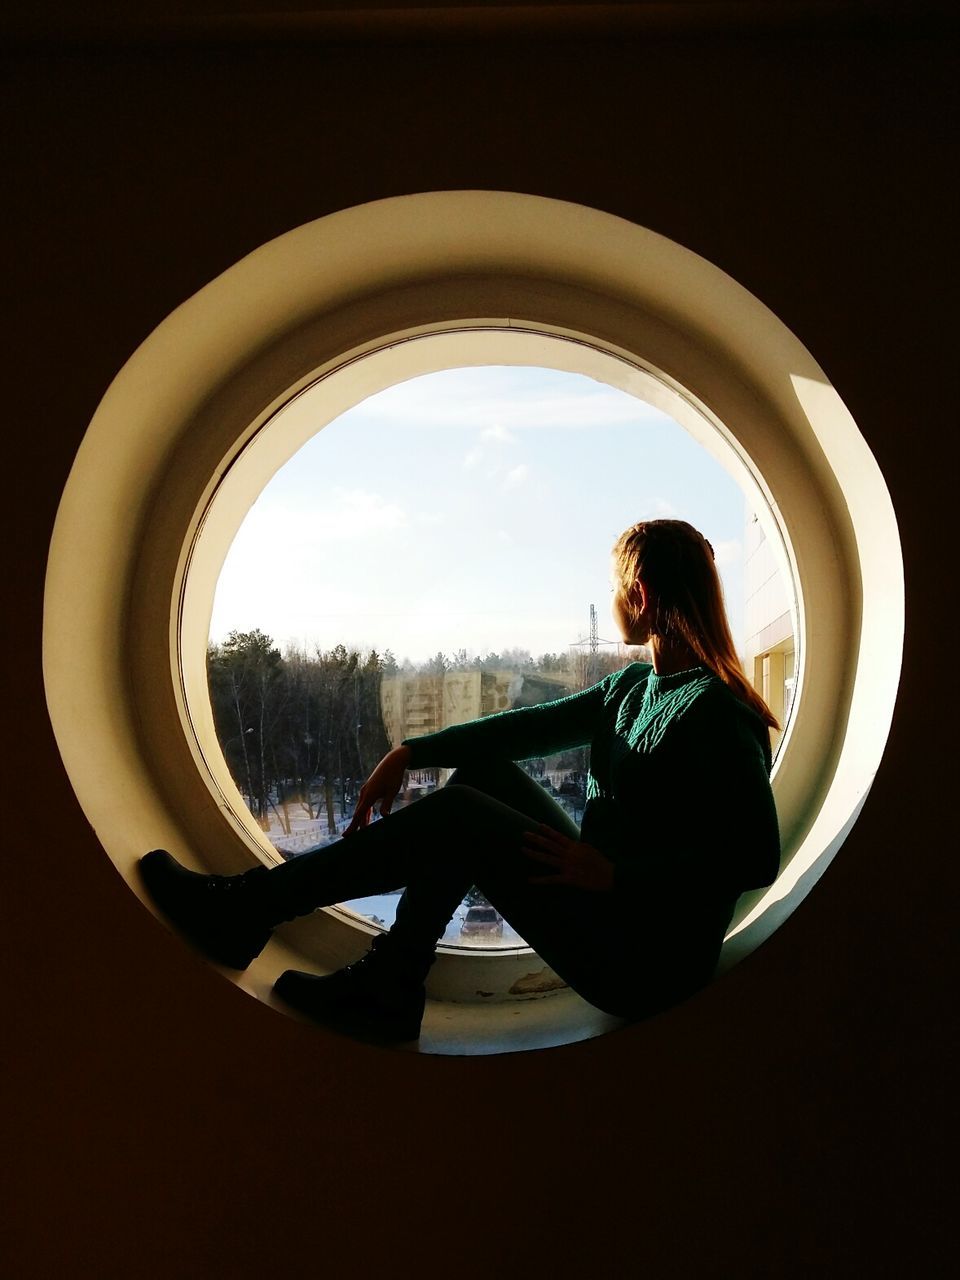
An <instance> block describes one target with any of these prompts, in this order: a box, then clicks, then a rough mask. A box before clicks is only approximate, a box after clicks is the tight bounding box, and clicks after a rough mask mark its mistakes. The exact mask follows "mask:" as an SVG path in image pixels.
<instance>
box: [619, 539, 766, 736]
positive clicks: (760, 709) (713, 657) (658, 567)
mask: <svg viewBox="0 0 960 1280" xmlns="http://www.w3.org/2000/svg"><path fill="white" fill-rule="evenodd" d="M613 558H614V563H615V564H616V567H617V574H618V576H619V579H620V586H621V589H622V591H623V593H624V598H625V600H626V601H627V608H628V610H629V609H631V608H633V607H634V605H633V594H632V591H631V589H632V588H633V587H635V586H636V583H637V581H638V580H640V581H642V582H643V584H644V586H645V587H646V588H647V589H648V590H649V591H650V593H651V594H652V596H653V598H654V600H655V602H656V610H655V614H654V618H653V623H652V626H651V633H652V634H654V635H658V636H660V637H661V639H663V640H665V641H667V642H670V641H674V642H676V641H681V642H683V643H684V644H686V645H688V646H689V648H690V649H692V650H693V652H694V653H695V654H696V655H697V657H698V659H699V660H700V661H701V662H702V663H703V665H704V666H705V667H707V668H709V670H711V671H712V672H713V673H714V674H715V675H717V676H719V677H720V679H721V680H722V681H723V683H724V684H725V685H727V686H728V687H729V688H730V689H731V690H732V691H733V692H734V693H735V694H736V695H737V697H738V698H740V699H741V700H742V701H743V702H745V703H746V704H747V705H748V706H749V707H751V708H752V709H753V710H754V711H756V713H757V715H758V716H760V718H761V719H762V720H763V721H764V723H765V724H768V725H769V726H770V727H771V728H772V729H779V727H780V726H779V724H778V722H777V718H776V716H775V715H774V714H773V712H772V711H771V710H770V708H769V707H768V706H767V704H766V702H765V701H764V700H763V698H762V697H761V696H760V694H759V693H757V691H756V689H754V687H753V685H752V684H751V683H750V681H749V680H748V679H747V677H746V676H745V675H744V672H743V667H742V666H741V665H740V659H739V658H738V657H737V653H736V650H735V649H734V646H733V637H732V635H731V634H730V624H729V623H728V622H727V611H726V609H725V608H724V604H723V588H722V586H721V585H720V575H719V574H718V573H717V566H716V564H715V563H714V555H713V547H711V545H710V543H709V542H708V541H707V540H706V538H705V537H704V536H703V534H702V533H698V532H697V530H696V529H694V527H693V525H690V524H687V523H686V521H685V520H641V521H640V523H639V524H635V525H633V526H632V527H631V528H629V529H627V530H626V531H625V532H624V533H622V534H621V535H620V537H619V538H618V539H617V541H616V543H615V544H614V548H613Z"/></svg>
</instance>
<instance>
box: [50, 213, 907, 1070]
mask: <svg viewBox="0 0 960 1280" xmlns="http://www.w3.org/2000/svg"><path fill="white" fill-rule="evenodd" d="M490 365H500V366H503V365H509V366H514V367H519V366H527V367H532V366H539V367H546V368H551V369H554V370H558V371H563V372H566V373H569V374H579V375H585V376H587V377H590V378H593V379H595V380H597V381H598V382H600V383H603V384H605V385H609V386H614V387H617V388H619V389H620V390H621V391H624V392H626V393H627V394H629V395H633V396H635V397H638V398H639V399H640V400H642V401H644V402H646V403H649V404H653V405H655V406H658V407H660V408H661V409H664V410H665V411H666V412H667V413H669V414H670V416H671V417H672V418H673V419H674V420H676V421H677V422H679V423H680V424H681V425H682V426H683V427H684V428H685V429H686V430H687V431H688V432H690V433H691V435H692V436H693V437H694V439H696V440H697V441H698V442H699V443H700V444H702V445H703V446H704V447H705V448H707V449H708V450H710V451H711V452H713V453H714V454H715V455H716V456H718V457H719V458H720V461H721V462H723V463H724V464H725V466H726V467H727V469H728V470H730V471H733V472H736V473H737V474H739V476H740V478H741V481H742V483H743V484H744V486H745V490H746V492H747V495H748V503H749V506H750V511H751V512H752V513H755V514H756V515H757V516H758V522H757V526H756V528H755V530H754V532H753V533H751V532H750V526H749V525H748V527H747V532H746V537H747V538H748V539H751V538H752V542H750V544H749V545H750V547H751V548H752V554H754V555H755V556H756V558H757V566H758V571H761V570H762V569H763V566H764V565H767V564H769V565H772V566H774V567H775V568H779V570H780V571H781V573H782V575H783V581H784V582H786V583H788V584H790V586H791V591H793V592H795V595H794V596H793V599H791V598H790V596H791V592H786V593H785V596H784V600H785V602H786V608H785V609H784V610H782V611H781V615H780V616H781V618H782V615H783V614H786V615H787V617H788V619H789V622H790V627H791V634H792V635H793V636H794V637H795V646H794V651H793V655H792V659H791V656H790V654H789V653H788V652H787V650H786V648H785V647H784V643H783V637H782V636H781V637H780V638H779V639H778V637H777V634H776V628H773V629H770V628H769V627H768V628H767V630H766V632H765V634H764V627H760V628H759V629H758V631H757V644H758V648H757V651H756V653H755V654H754V657H755V658H756V660H757V662H758V665H757V667H756V669H755V671H754V672H752V673H751V674H753V675H754V676H755V678H757V679H759V680H762V681H765V682H766V683H765V685H764V686H763V687H764V688H765V689H767V690H768V691H772V690H774V689H780V690H781V691H782V696H783V698H784V705H785V706H789V705H792V708H793V712H792V714H791V716H790V720H789V724H788V729H787V734H786V736H785V738H784V741H783V743H782V744H781V749H780V752H779V756H778V764H777V768H776V772H775V778H774V788H775V793H776V797H777V804H778V810H779V813H780V818H781V826H782V831H783V836H784V860H783V870H782V873H781V876H780V878H779V879H778V881H777V883H776V884H775V885H774V886H772V888H771V889H769V890H766V891H763V892H761V893H758V894H756V895H754V896H753V898H752V899H743V900H742V910H741V912H740V915H739V917H738V918H737V920H736V921H735V926H734V928H733V930H732V932H731V936H730V938H729V939H728V942H727V944H726V947H725V953H724V962H725V963H730V962H732V961H733V960H734V959H736V958H738V957H739V956H741V955H743V954H745V953H746V952H748V951H749V950H752V949H753V948H754V947H755V946H756V945H757V944H758V942H760V941H761V940H762V939H763V938H764V937H765V936H766V935H767V934H768V933H769V932H770V930H771V929H772V928H774V927H775V926H776V924H777V923H779V921H780V920H781V919H783V918H784V916H785V915H786V914H788V913H789V912H790V911H791V910H792V909H793V907H794V906H795V905H796V903H797V902H798V901H799V900H800V898H801V897H802V896H803V895H804V894H805V893H806V892H807V891H808V890H809V888H810V886H811V885H812V884H813V883H814V882H815V880H816V879H817V878H818V877H819V875H820V873H821V872H822V870H823V868H824V867H825V866H826V864H827V863H828V861H829V859H830V858H831V857H832V856H833V854H834V853H835V852H836V849H837V848H838V847H839V844H840V843H841V841H842V839H843V836H844V834H845V832H846V830H848V829H849V825H850V823H851V822H852V821H853V820H854V819H855V817H856V813H857V811H858V807H859V805H860V804H861V803H862V800H863V797H864V795H865V794H866V791H867V789H868V787H869V784H870V781H871V779H872V777H873V773H874V771H875V769H876V765H877V762H878V760H879V756H880V752H881V751H882V748H883V743H884V741H885V738H886V733H887V730H888V727H889V723H890V717H891V714H892V708H893V701H894V696H895V692H896V686H897V680H898V676H899V662H900V639H901V637H902V620H903V605H902V572H901V567H900V566H901V558H900V551H899V542H898V538H897V530H896V522H895V519H894V516H893V512H892V509H891V506H890V502H889V497H888V495H887V492H886V488H885V486H884V484H883V480H882V477H881V475H880V474H879V471H878V469H877V467H876V464H875V462H874V460H873V458H872V456H871V455H870V453H869V450H868V449H867V447H866V445H865V443H864V441H863V439H862V437H861V436H860V434H859V432H858V431H857V429H856V426H855V424H854V423H853V422H852V420H851V419H850V417H849V414H848V413H847V412H846V410H845V408H844V406H843V404H842V402H841V401H840V399H839V397H838V396H837V394H836V392H835V391H834V390H833V388H832V387H831V386H830V385H829V383H828V381H827V379H826V377H825V376H824V374H823V372H822V371H821V370H820V369H819V368H818V366H817V365H816V363H815V362H814V360H813V359H812V357H811V356H810V354H809V353H808V352H807V351H806V350H805V349H804V348H803V347H802V345H801V344H800V343H799V342H798V341H797V340H796V338H794V337H793V335H792V334H790V333H789V332H788V331H787V330H785V329H784V327H783V326H782V325H781V324H780V323H779V322H778V321H777V320H776V318H775V317H774V316H772V315H771V314H770V313H769V312H768V311H767V310H766V309H765V308H764V307H763V306H762V304H761V303H759V302H758V301H757V299H755V298H754V297H752V296H751V295H749V294H747V293H746V292H745V291H744V290H742V289H741V288H740V287H739V286H737V285H736V284H735V283H734V282H733V281H731V280H730V279H729V278H728V277H726V276H724V275H723V273H721V272H719V271H718V270H716V269H715V268H713V267H711V266H710V265H709V264H708V263H706V262H704V261H703V260H702V259H699V258H697V257H696V256H695V255H693V254H691V253H689V252H688V251H686V250H684V249H682V248H680V247H679V246H677V245H676V244H673V243H671V242H669V241H667V240H664V239H663V238H662V237H659V236H656V235H654V234H652V233H650V232H648V231H645V230H643V229H641V228H638V227H636V226H633V225H631V224H628V223H625V222H622V221H620V220H618V219H616V218H612V217H610V216H608V215H605V214H601V213H598V212H596V211H592V210H586V209H583V208H580V207H577V206H570V205H565V204H562V203H559V202H554V201H549V200H542V199H538V198H534V197H526V196H516V195H505V194H500V193H483V192H479V193H478V192H465V193H437V194H431V195H426V196H412V197H404V198H402V199H398V200H389V201H383V202H378V203H376V204H373V205H368V206H362V207H360V208H358V209H352V210H347V211H344V212H343V213H340V214H336V215H333V216H331V217H329V218H326V219H322V220H320V221H318V222H316V223H313V224H309V225H308V226H305V227H301V228H299V229H297V230H296V231H293V232H290V233H289V234H288V235H286V236H283V237H281V238H280V239H279V240H277V241H274V242H271V243H270V244H268V245H266V246H264V247H263V248H261V249H260V250H258V251H257V252H256V253H254V254H252V255H251V256H250V257H249V258H247V259H244V260H243V261H242V262H241V263H239V264H237V266H236V267H234V268H232V269H231V270H230V271H228V272H227V273H225V274H224V275H223V276H221V277H219V278H218V279H217V280H215V281H214V282H212V283H211V284H210V285H209V286H208V287H207V288H206V289H204V290H203V291H201V293H199V294H197V295H196V296H195V297H194V298H192V299H190V300H189V301H188V302H187V303H185V304H184V305H183V306H182V307H181V308H180V309H179V310H178V311H177V312H175V313H174V314H173V315H172V316H170V317H169V318H168V320H166V321H165V322H164V324H163V325H161V326H160V328H159V329H158V330H157V331H156V332H155V333H154V334H153V335H151V336H150V338H148V339H147V341H146V342H145V343H144V344H143V346H142V347H141V348H140V350H139V351H138V352H137V353H136V354H135V355H134V357H133V358H132V359H131V360H130V362H129V363H128V364H127V365H126V366H125V367H124V369H123V370H122V371H121V372H120V374H119V375H118V376H117V379H116V380H115V382H114V383H113V385H112V386H111V388H110V389H109V391H108V393H107V395H106V396H105V398H104V400H103V402H102V404H101V406H100V408H99V410H98V412H97V414H96V416H95V419H94V421H93V422H92V424H91V427H90V429H89V431H88V433H87V436H86V438H85V440H84V443H83V445H82V448H81V450H80V453H79V454H78V457H77V460H76V463H75V466H74V468H73V471H72V473H71V476H70V480H69V482H68V485H67V488H66V490H65V493H64V497H63V501H62V504H61V509H60V512H59V515H58V520H57V525H56V528H55V532H54V538H53V543H52V546H51V554H50V560H49V570H48V582H47V594H46V616H45V632H44V664H45V677H46V682H47V691H48V701H49V706H50V710H51V716H52V719H53V723H54V728H55V731H56V734H57V738H58V741H59V743H60V747H61V751H62V753H63V757H64V761H65V763H66V766H67V769H68V771H69V774H70V777H71V780H72V782H73V784H74V787H75V789H76V791H77V794H78V796H79V798H80V801H81V803H82V804H83V806H84V809H85V811H86V813H87V815H88V817H89V818H90V820H91V822H92V823H93V825H94V827H95V828H96V830H97V832H98V834H99V835H100V837H101V839H102V841H103V843H104V846H105V847H106V849H107V850H108V852H109V853H110V855H111V856H112V857H113V858H114V860H115V861H116V863H117V865H118V867H119V868H120V869H121V870H122V871H123V872H124V874H126V875H127V876H128V877H129V878H130V880H131V883H135V876H134V874H133V872H134V868H135V864H136V860H137V858H138V857H139V855H140V854H141V853H143V852H144V851H145V850H146V849H148V848H152V847H155V846H158V845H162V846H165V847H168V848H171V849H172V850H173V851H174V852H176V853H177V854H178V856H180V857H181V858H183V859H184V860H187V861H191V860H192V861H193V862H194V863H195V865H199V866H203V867H206V868H210V869H218V870H225V871H230V870H237V869H241V868H242V867H244V866H246V865H249V864H250V860H251V857H252V855H253V853H254V852H255V850H256V849H258V848H259V849H261V850H262V849H263V846H264V841H263V831H262V828H260V827H259V826H258V825H257V824H256V823H254V822H253V820H252V819H251V818H250V814H249V810H246V813H247V819H249V821H248V820H247V819H244V816H243V814H244V810H245V806H243V804H242V802H241V803H240V804H239V805H238V804H237V802H236V801H237V797H238V795H239V793H238V791H237V787H236V784H235V782H234V781H233V779H232V778H231V776H230V773H229V770H228V769H227V767H226V764H225V763H224V757H223V753H222V751H221V750H220V747H219V744H218V741H217V736H216V728H215V725H214V722H213V713H212V711H211V703H210V698H209V695H208V693H207V640H208V637H209V634H210V622H211V611H212V603H213V600H214V594H215V588H216V584H217V580H218V577H219V575H220V572H221V568H222V566H223V562H224V558H225V556H226V554H227V550H228V548H229V546H230V543H231V541H232V539H233V538H234V536H235V534H236V532H237V529H238V528H239V527H240V525H241V523H242V521H243V519H244V517H245V516H246V514H247V512H248V511H249V510H250V508H251V506H252V504H253V503H254V501H255V499H256V498H257V496H258V494H259V493H260V491H261V490H262V488H263V486H264V483H265V481H266V480H267V479H269V477H270V476H271V475H273V474H274V473H275V472H276V471H277V470H278V469H279V468H280V467H281V466H282V465H283V464H284V463H285V462H286V461H287V460H288V459H289V458H290V457H291V456H292V455H293V454H294V453H295V452H296V450H297V449H298V448H300V447H301V446H302V445H303V444H304V443H305V441H306V440H307V439H309V438H310V437H311V436H313V435H315V434H316V432H317V430H318V428H319V427H322V426H324V425H325V424H326V423H329V422H332V421H333V420H334V419H336V418H337V417H338V416H339V415H341V414H342V413H344V412H346V411H347V410H349V409H350V408H351V407H352V406H355V405H357V404H359V403H361V402H362V401H364V400H365V399H367V398H368V397H370V396H371V395H374V394H376V393H378V392H382V391H384V389H385V388H387V387H390V386H394V385H396V384H398V383H401V382H404V381H406V380H408V379H410V378H413V377H415V376H418V375H424V374H429V373H435V372H436V371H438V370H442V369H451V368H457V367H459V368H463V367H477V366H490ZM321 403H322V406H323V407H322V418H323V421H318V411H317V409H316V406H317V405H319V404H321ZM307 404H310V405H311V410H310V412H309V413H307V412H306V411H305V409H304V406H306V405H307ZM642 514H643V513H642V512H637V513H636V516H639V515H642ZM630 518H631V519H632V518H635V516H634V513H631V516H630ZM616 532H618V530H614V534H615V533H616ZM90 566H96V568H95V570H94V571H91V568H90ZM758 581H759V579H758ZM768 596H769V592H768ZM809 600H815V601H816V609H808V608H806V607H805V603H804V602H805V601H809ZM771 607H772V606H771V604H770V600H769V599H767V602H766V604H765V605H764V606H763V609H762V610H761V611H760V612H761V615H763V610H766V612H767V614H769V611H770V608H771ZM773 621H774V619H772V618H768V622H769V623H771V624H772V622H773ZM791 661H792V666H791ZM322 914H323V917H324V918H323V921H322V924H321V927H317V926H316V924H315V922H314V921H312V920H311V921H307V922H303V921H300V922H297V924H296V925H295V926H290V927H289V929H286V930H284V931H283V935H282V937H281V938H280V939H279V940H278V942H277V944H276V946H274V947H273V948H271V949H269V950H268V952H267V953H265V954H264V956H263V957H261V961H259V962H258V965H257V966H255V967H254V969H253V970H252V971H251V973H250V975H249V977H248V978H245V979H244V982H245V985H247V986H249V987H250V988H251V989H252V990H253V991H254V992H255V993H256V994H263V993H264V992H265V991H267V990H268V989H269V985H270V980H271V977H272V976H273V974H274V973H275V972H276V971H277V970H279V968H282V967H288V965H289V964H290V963H291V962H292V963H296V958H294V959H293V960H291V954H290V953H291V952H293V953H294V955H295V957H300V958H302V957H303V956H307V958H308V960H309V961H310V962H313V963H315V964H318V965H322V966H326V967H333V966H335V965H336V964H337V963H341V962H342V961H343V960H344V959H350V958H353V956H354V955H356V954H358V953H359V952H360V951H362V950H363V949H364V942H363V939H362V938H360V937H359V934H358V931H359V932H360V933H362V931H363V929H364V927H365V926H364V925H363V924H362V923H358V918H357V916H356V915H349V914H347V913H340V914H339V915H338V913H336V912H327V913H322ZM366 927H368V928H369V929H373V928H374V927H375V926H374V925H373V924H370V925H369V926H366ZM443 960H444V962H443V963H442V964H440V963H438V965H437V966H435V976H434V978H433V979H432V980H433V982H434V984H435V985H434V990H433V992H432V994H434V995H435V996H437V997H439V998H440V999H439V1000H438V1001H437V1003H436V1007H435V1008H434V1009H433V1011H432V1013H431V1014H428V1018H427V1020H426V1022H425V1034H424V1038H423V1040H422V1042H421V1049H426V1050H431V1049H433V1050H436V1051H440V1052H483V1051H496V1050H503V1049H509V1048H519V1047H528V1046H531V1045H534V1044H549V1043H556V1042H558V1041H564V1040H570V1039H574V1038H579V1037H582V1036H585V1035H591V1034H596V1033H597V1032H598V1031H599V1030H602V1029H604V1028H605V1027H607V1026H609V1025H610V1020H609V1019H604V1018H603V1017H602V1015H596V1014H594V1013H593V1011H591V1010H589V1008H588V1007H587V1006H585V1005H584V1004H583V1002H582V1001H577V1000H576V999H574V998H573V997H572V996H571V995H570V993H563V994H561V995H556V996H553V997H551V999H549V1000H537V999H533V997H535V996H538V995H542V994H544V993H545V992H546V991H547V990H549V989H550V986H551V983H550V979H549V975H548V974H544V973H543V972H541V971H540V970H538V968H537V966H536V964H534V963H532V961H531V956H530V953H528V952H526V953H525V952H523V951H522V950H521V949H519V948H514V949H512V953H508V954H506V955H497V954H491V955H474V956H471V958H470V959H469V960H465V959H463V958H462V957H461V956H458V955H456V954H451V955H449V956H446V957H444V958H443ZM511 966H512V967H511ZM491 991H492V992H494V993H495V995H494V1000H493V1002H491V997H490V996H489V994H487V993H489V992H491ZM480 993H482V994H480ZM501 996H502V997H504V998H506V997H510V998H514V997H518V996H519V997H525V998H527V999H528V1000H529V1003H527V1004H525V1005H524V1007H523V1015H524V1016H523V1017H522V1018H520V1019H517V1018H515V1017H512V1016H505V1015H504V1013H503V1010H504V1009H505V1008H507V1007H508V1006H505V1005H504V1004H501V1003H498V1002H497V1001H498V1000H499V997H501ZM458 1002H462V1003H458ZM509 1007H510V1009H511V1014H512V1009H513V1007H515V1006H509Z"/></svg>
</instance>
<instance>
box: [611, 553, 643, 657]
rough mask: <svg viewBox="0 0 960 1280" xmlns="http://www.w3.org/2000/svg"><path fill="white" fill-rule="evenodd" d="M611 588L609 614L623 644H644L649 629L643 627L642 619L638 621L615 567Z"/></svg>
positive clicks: (635, 611) (628, 593) (628, 594)
mask: <svg viewBox="0 0 960 1280" xmlns="http://www.w3.org/2000/svg"><path fill="white" fill-rule="evenodd" d="M611 586H612V590H613V600H612V601H611V604H610V614H611V616H612V618H613V621H614V624H615V625H616V628H617V630H618V631H619V632H620V636H621V639H622V640H623V642H624V644H631V645H639V644H646V642H647V640H648V639H649V638H650V633H649V629H648V628H647V627H646V626H645V625H644V622H643V619H642V618H639V619H638V617H637V610H636V607H635V606H634V607H632V606H631V603H630V594H631V593H630V591H629V590H627V589H625V588H624V584H623V582H622V580H621V578H620V575H619V573H618V572H617V570H616V567H614V569H613V571H612V574H611Z"/></svg>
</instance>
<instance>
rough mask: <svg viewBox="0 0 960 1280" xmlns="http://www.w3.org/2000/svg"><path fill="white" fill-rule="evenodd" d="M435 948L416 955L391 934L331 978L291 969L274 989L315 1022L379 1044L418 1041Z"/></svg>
mask: <svg viewBox="0 0 960 1280" xmlns="http://www.w3.org/2000/svg"><path fill="white" fill-rule="evenodd" d="M432 963H433V951H432V949H431V951H430V952H429V954H424V955H423V956H418V957H414V956H412V955H410V954H408V953H406V952H405V951H404V950H403V949H402V948H401V947H399V946H397V945H396V943H395V942H394V941H393V940H392V939H391V938H390V936H389V934H385V935H382V936H381V937H378V938H374V940H373V944H372V946H371V948H370V950H369V951H368V952H367V954H366V955H365V956H364V957H363V959H361V960H358V961H357V962H356V964H351V965H347V967H346V968H345V969H339V970H338V971H337V972H336V973H331V974H329V975H328V976H326V977H317V976H316V975H314V974H310V973H301V972H299V971H298V970H296V969H287V971H286V972H285V973H282V974H281V975H280V977H279V978H278V979H277V981H276V983H275V984H274V987H273V990H274V994H275V995H277V996H279V997H280V999H281V1000H283V1001H284V1003H286V1004H288V1005H290V1006H291V1008H294V1009H296V1010H298V1011H299V1012H300V1013H303V1014H306V1016H307V1017H308V1018H312V1019H313V1020H314V1022H319V1023H322V1024H323V1025H325V1026H329V1027H333V1028H335V1029H336V1030H338V1031H343V1032H345V1033H346V1034H348V1035H353V1036H356V1037H357V1038H359V1039H363V1040H372V1041H375V1042H380V1043H390V1042H399V1041H405V1040H416V1039H417V1038H418V1037H419V1035H420V1023H421V1022H422V1020H423V1011H424V1006H425V1004H426V991H425V989H424V985H423V980H424V978H425V976H426V973H427V970H428V969H429V967H430V965H431V964H432Z"/></svg>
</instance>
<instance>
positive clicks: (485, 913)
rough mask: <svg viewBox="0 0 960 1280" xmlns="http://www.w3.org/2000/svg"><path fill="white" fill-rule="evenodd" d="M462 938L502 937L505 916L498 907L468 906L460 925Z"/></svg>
mask: <svg viewBox="0 0 960 1280" xmlns="http://www.w3.org/2000/svg"><path fill="white" fill-rule="evenodd" d="M460 936H461V938H502V937H503V916H502V915H501V914H500V912H499V911H497V909H496V907H489V906H487V907H467V913H466V915H465V916H464V917H463V921H462V923H461V925H460Z"/></svg>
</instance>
